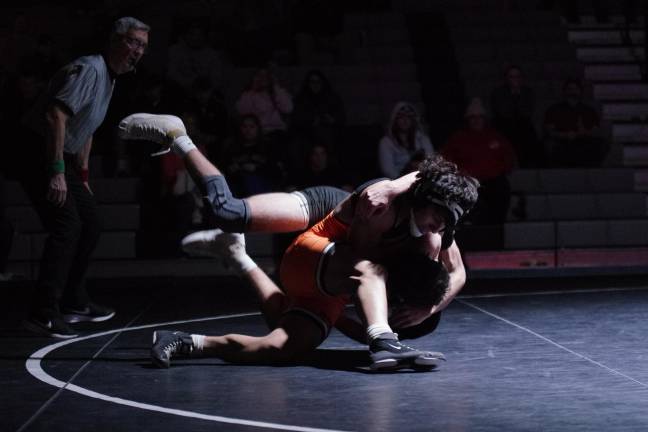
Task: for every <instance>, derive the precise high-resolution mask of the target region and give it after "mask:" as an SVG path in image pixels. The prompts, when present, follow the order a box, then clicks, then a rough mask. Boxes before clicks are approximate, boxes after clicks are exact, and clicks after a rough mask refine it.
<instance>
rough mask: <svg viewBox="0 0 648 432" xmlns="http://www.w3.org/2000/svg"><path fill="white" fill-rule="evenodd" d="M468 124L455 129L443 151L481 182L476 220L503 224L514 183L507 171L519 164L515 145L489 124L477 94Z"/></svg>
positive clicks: (446, 156)
mask: <svg viewBox="0 0 648 432" xmlns="http://www.w3.org/2000/svg"><path fill="white" fill-rule="evenodd" d="M465 117H466V127H465V128H464V129H461V130H459V131H457V132H455V133H454V134H453V135H452V136H451V137H450V139H449V140H448V142H447V143H446V145H445V146H444V147H443V148H442V150H441V154H442V155H443V156H444V157H445V158H446V159H448V160H450V161H452V162H454V163H456V164H457V166H458V167H459V168H460V169H461V170H462V171H464V172H465V173H466V174H468V175H470V176H472V177H475V178H476V179H477V180H479V182H480V183H481V190H480V193H479V201H478V202H477V206H476V207H475V209H474V210H473V217H472V219H473V221H474V222H475V223H482V224H500V223H504V222H505V221H506V215H507V213H508V208H509V204H510V197H511V187H510V184H509V180H508V177H507V176H508V174H509V173H510V172H511V170H512V169H513V166H514V165H515V164H516V155H515V150H514V149H513V146H512V145H511V144H510V143H509V141H508V140H507V139H506V138H505V137H504V136H502V135H500V134H499V133H498V132H497V131H496V130H495V129H494V128H492V127H491V126H489V125H488V122H487V119H486V109H485V108H484V105H483V104H482V101H481V100H480V99H479V98H475V99H473V100H472V101H471V103H470V104H469V105H468V108H467V110H466V116H465Z"/></svg>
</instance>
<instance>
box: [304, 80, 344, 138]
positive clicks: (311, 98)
mask: <svg viewBox="0 0 648 432" xmlns="http://www.w3.org/2000/svg"><path fill="white" fill-rule="evenodd" d="M345 123H346V114H345V111H344V104H343V102H342V99H341V98H340V96H338V94H337V93H335V92H334V91H333V89H332V88H331V84H330V82H329V80H328V79H327V78H326V77H325V76H324V74H323V73H322V72H321V71H319V70H311V71H309V72H308V73H307V74H306V77H305V78H304V81H303V83H302V87H301V90H300V91H299V93H298V94H297V96H296V97H295V110H294V112H293V115H292V127H293V130H294V132H295V137H296V139H297V140H298V141H304V142H309V143H318V144H322V145H324V146H326V147H328V148H329V149H334V150H337V149H335V146H336V144H337V143H338V142H339V141H340V135H341V131H342V129H343V128H344V125H345Z"/></svg>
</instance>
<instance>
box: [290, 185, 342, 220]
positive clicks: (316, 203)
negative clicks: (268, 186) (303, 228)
mask: <svg viewBox="0 0 648 432" xmlns="http://www.w3.org/2000/svg"><path fill="white" fill-rule="evenodd" d="M294 193H296V194H298V195H300V196H301V197H302V198H303V200H304V201H305V203H306V206H307V207H308V216H309V217H308V219H309V220H308V226H309V227H310V226H312V225H315V224H316V223H317V222H319V221H321V220H323V219H324V218H325V217H326V216H327V215H328V214H329V213H331V212H332V211H333V210H334V209H335V207H336V206H337V205H338V204H340V203H341V202H342V201H344V199H345V198H346V197H348V196H349V192H347V191H345V190H342V189H338V188H336V187H333V186H314V187H309V188H306V189H303V190H300V191H296V192H294Z"/></svg>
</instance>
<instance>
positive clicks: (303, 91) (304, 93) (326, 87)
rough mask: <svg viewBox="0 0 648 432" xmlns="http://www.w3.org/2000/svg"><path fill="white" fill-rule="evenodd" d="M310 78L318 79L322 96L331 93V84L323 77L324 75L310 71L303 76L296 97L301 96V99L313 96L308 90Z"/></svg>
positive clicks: (309, 89)
mask: <svg viewBox="0 0 648 432" xmlns="http://www.w3.org/2000/svg"><path fill="white" fill-rule="evenodd" d="M312 77H317V78H319V79H320V81H322V94H323V95H328V94H329V93H330V92H332V91H333V89H332V88H331V82H330V81H329V80H328V78H327V77H326V75H324V73H323V72H322V71H321V70H319V69H311V70H309V71H308V72H307V73H306V75H305V76H304V80H303V81H302V85H301V88H300V89H299V93H298V94H297V96H301V97H311V96H313V92H312V91H311V88H310V80H311V78H312Z"/></svg>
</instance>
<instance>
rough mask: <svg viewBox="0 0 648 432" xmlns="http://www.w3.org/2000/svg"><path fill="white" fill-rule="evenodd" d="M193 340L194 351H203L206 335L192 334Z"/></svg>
mask: <svg viewBox="0 0 648 432" xmlns="http://www.w3.org/2000/svg"><path fill="white" fill-rule="evenodd" d="M191 340H192V341H193V345H194V348H193V349H194V351H198V352H202V350H203V348H205V336H203V335H197V334H192V335H191Z"/></svg>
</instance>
